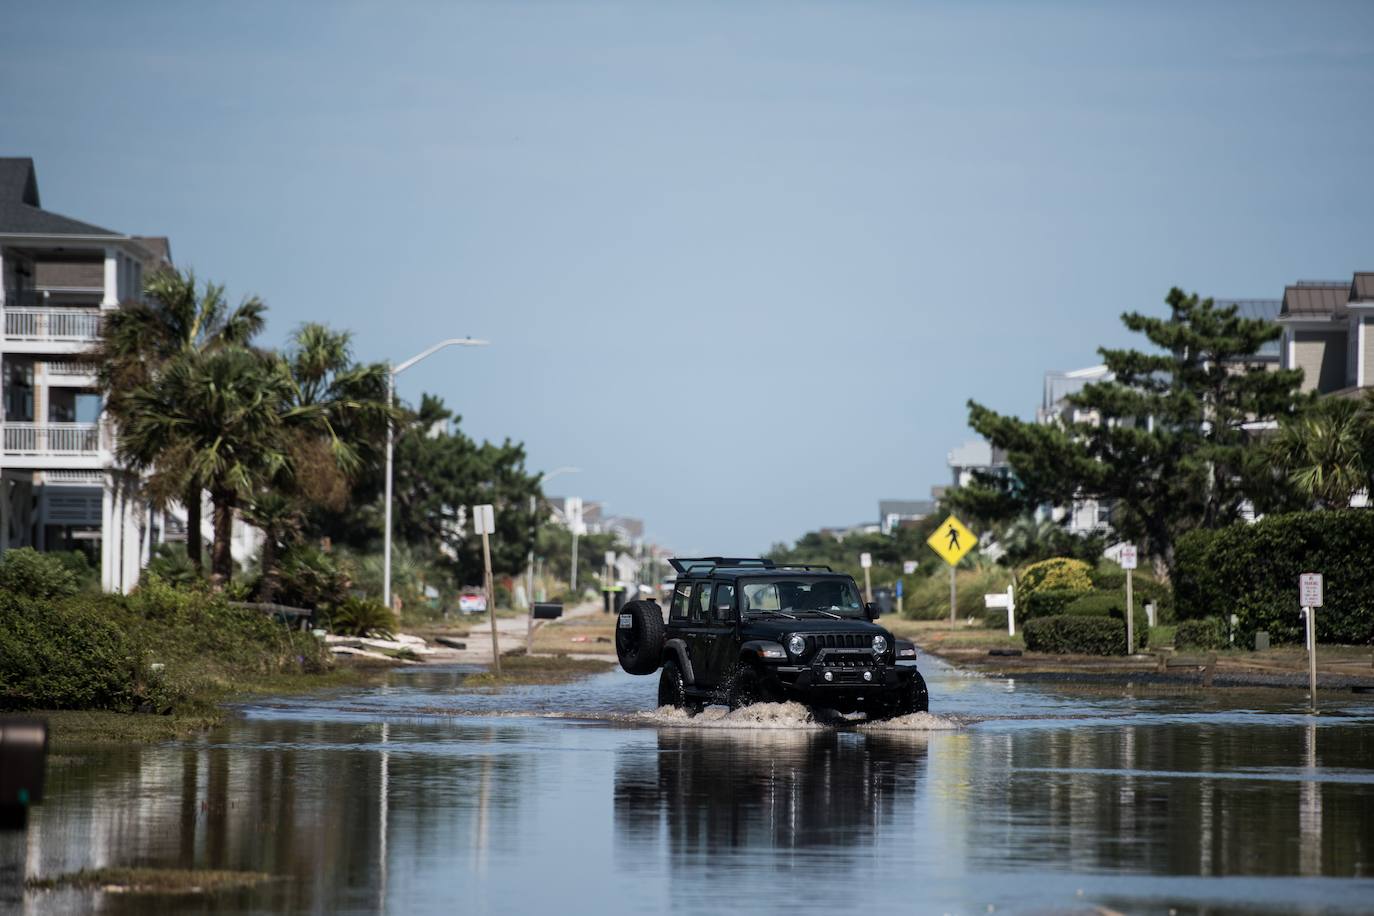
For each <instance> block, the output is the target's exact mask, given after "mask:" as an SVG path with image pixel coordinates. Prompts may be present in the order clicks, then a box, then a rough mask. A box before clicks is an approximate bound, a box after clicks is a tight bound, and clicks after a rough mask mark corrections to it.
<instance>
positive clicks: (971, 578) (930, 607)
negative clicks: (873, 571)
mask: <svg viewBox="0 0 1374 916" xmlns="http://www.w3.org/2000/svg"><path fill="white" fill-rule="evenodd" d="M859 581H860V582H862V581H863V577H862V576H860V577H859ZM954 582H955V586H956V592H957V593H956V599H957V605H956V611H957V616H958V619H960V620H965V619H967V618H969V617H975V618H979V619H981V620H982V621H983V623H984V625H985V626H1006V623H1007V612H1006V611H1005V610H1003V609H1001V608H996V609H993V610H989V609H988V607H987V603H986V602H985V601H984V600H983V596H984V595H987V594H992V593H994V592H1005V591H1006V590H1007V586H1008V585H1009V584H1010V583H1011V574H1010V573H1009V572H1008V571H1007V570H1005V569H1003V568H1001V567H998V566H992V565H987V566H975V567H972V568H964V567H962V566H961V567H958V568H957V569H956V570H955V579H954ZM904 587H905V588H906V595H904V596H903V598H902V616H903V617H906V618H908V619H913V620H948V619H949V572H948V570H947V569H946V570H941V571H940V572H938V573H936V574H934V575H931V576H924V577H919V578H918V577H917V576H907V577H906V585H905V586H904Z"/></svg>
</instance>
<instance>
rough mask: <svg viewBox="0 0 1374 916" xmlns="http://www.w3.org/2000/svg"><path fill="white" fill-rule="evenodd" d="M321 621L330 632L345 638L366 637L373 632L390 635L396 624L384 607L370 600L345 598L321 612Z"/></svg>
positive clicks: (378, 602)
mask: <svg viewBox="0 0 1374 916" xmlns="http://www.w3.org/2000/svg"><path fill="white" fill-rule="evenodd" d="M321 620H322V622H323V623H324V625H325V626H326V627H327V628H328V629H329V630H330V632H333V633H338V634H341V635H345V636H366V635H367V634H368V633H370V632H372V631H374V630H375V631H378V632H382V633H387V634H390V632H391V628H392V627H393V626H395V624H396V618H395V617H394V616H393V615H392V613H391V612H390V611H388V610H387V609H386V605H385V604H382V603H381V602H380V601H376V600H374V599H372V598H352V597H350V598H345V599H344V600H343V601H341V602H340V603H339V604H338V605H337V606H336V607H331V608H329V609H327V610H326V611H323V612H322V613H321Z"/></svg>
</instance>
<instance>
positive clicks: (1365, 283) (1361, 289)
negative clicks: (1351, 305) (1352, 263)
mask: <svg viewBox="0 0 1374 916" xmlns="http://www.w3.org/2000/svg"><path fill="white" fill-rule="evenodd" d="M1371 299H1374V270H1365V271H1360V272H1358V273H1356V274H1355V279H1354V280H1352V281H1350V301H1351V302H1368V301H1370V300H1371Z"/></svg>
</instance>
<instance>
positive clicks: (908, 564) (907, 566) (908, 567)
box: [902, 560, 916, 576]
mask: <svg viewBox="0 0 1374 916" xmlns="http://www.w3.org/2000/svg"><path fill="white" fill-rule="evenodd" d="M915 574H916V561H915V560H903V561H902V575H904V576H911V575H915Z"/></svg>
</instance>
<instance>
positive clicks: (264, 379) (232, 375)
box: [118, 346, 291, 587]
mask: <svg viewBox="0 0 1374 916" xmlns="http://www.w3.org/2000/svg"><path fill="white" fill-rule="evenodd" d="M290 395H291V380H290V378H289V376H288V375H287V373H286V372H285V371H283V368H282V365H281V363H280V361H279V360H277V359H276V358H275V357H273V356H271V355H268V354H264V353H260V352H257V351H254V350H250V349H247V348H246V347H239V346H224V347H220V348H218V349H215V350H213V351H211V352H208V353H188V354H184V355H182V356H180V357H177V358H176V359H173V360H171V361H169V362H168V363H167V364H166V366H165V367H164V369H163V371H162V372H161V373H160V375H159V377H157V378H156V379H153V380H152V381H150V382H149V383H148V384H145V385H140V386H139V387H137V388H135V389H134V390H133V391H131V392H129V393H128V395H127V408H128V414H129V419H128V421H127V422H128V425H127V428H126V432H125V434H124V435H122V436H121V437H120V440H119V445H118V452H119V456H120V458H121V459H123V460H125V461H128V462H129V463H130V464H131V465H133V466H137V467H144V468H151V475H150V481H149V483H150V487H151V488H153V489H154V490H157V489H159V488H160V487H161V486H163V484H162V481H163V480H164V479H168V478H170V479H172V480H176V481H181V480H185V479H190V480H194V481H197V482H198V483H203V485H204V486H205V487H206V488H207V489H208V490H209V491H210V499H211V502H212V503H213V505H214V531H215V539H214V545H213V549H212V553H211V561H210V565H211V573H212V581H214V582H215V583H216V584H217V585H219V586H221V587H222V586H223V584H224V583H225V582H227V581H228V580H229V578H230V576H231V575H232V573H233V556H232V554H231V552H230V537H231V536H232V533H233V522H234V512H235V510H236V509H237V508H238V507H239V504H240V503H241V501H243V500H244V499H246V498H249V497H251V495H252V494H253V493H255V492H256V491H257V490H258V488H259V487H260V486H261V485H262V484H263V483H264V482H266V481H272V480H274V479H276V478H277V476H278V475H279V474H281V473H282V472H283V470H284V469H285V468H286V466H287V465H288V464H289V462H290V456H289V455H288V453H287V452H286V451H285V449H284V448H283V427H284V422H285V413H284V411H283V410H282V405H283V404H286V403H287V402H288V400H289V398H290ZM164 456H166V457H170V458H172V459H174V462H175V463H173V462H169V461H164V460H162V459H163V457H164Z"/></svg>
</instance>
